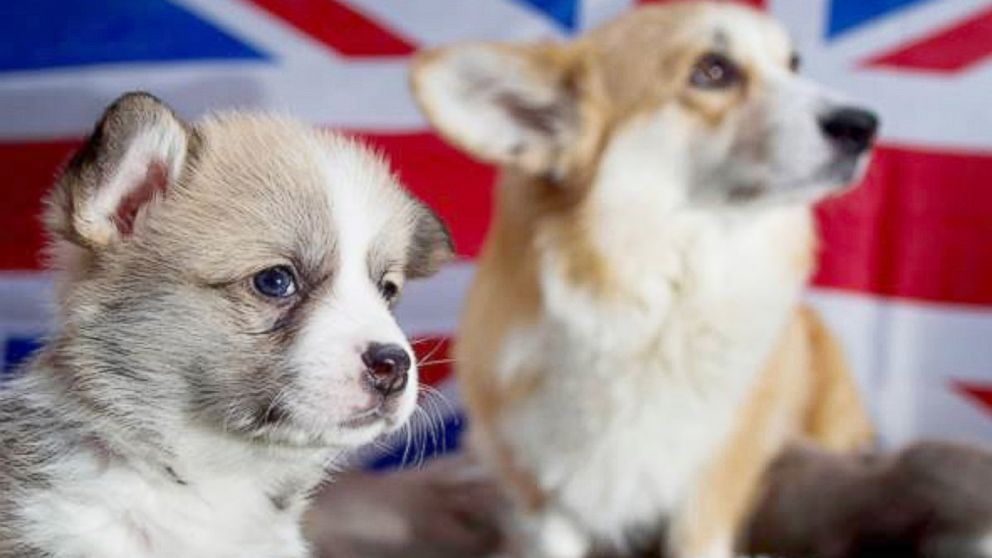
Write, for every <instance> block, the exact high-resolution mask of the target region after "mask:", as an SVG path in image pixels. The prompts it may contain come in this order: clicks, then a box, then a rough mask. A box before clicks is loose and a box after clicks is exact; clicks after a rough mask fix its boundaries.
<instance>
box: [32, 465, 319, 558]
mask: <svg viewBox="0 0 992 558" xmlns="http://www.w3.org/2000/svg"><path fill="white" fill-rule="evenodd" d="M224 449H225V448H222V447H214V449H213V451H211V450H209V449H200V450H196V451H197V452H202V454H203V455H210V456H211V457H212V458H217V457H219V456H221V455H223V453H221V452H224ZM218 450H219V451H218ZM227 459H229V461H227ZM225 461H226V462H227V465H226V466H220V467H218V466H217V464H219V463H224V462H225ZM259 461H260V460H258V459H252V457H251V456H248V455H235V454H234V453H229V454H228V455H226V456H224V458H223V459H221V460H218V461H215V462H214V463H213V464H212V465H211V466H205V465H204V464H203V463H197V462H196V461H186V462H185V466H177V467H176V468H172V467H169V468H168V469H163V470H161V471H149V470H147V469H146V470H139V469H136V468H133V467H131V466H130V465H129V464H128V463H126V462H121V461H115V460H114V458H110V460H109V462H108V458H107V457H106V456H101V455H97V454H94V453H92V452H78V453H76V454H74V455H72V456H70V457H67V458H66V459H64V460H62V461H61V462H58V463H56V464H54V465H53V466H52V467H53V471H52V472H53V473H54V474H53V479H54V480H53V481H52V483H51V484H50V485H49V486H47V487H44V488H39V489H36V490H32V491H30V492H27V493H25V494H24V496H23V498H22V499H20V501H19V502H17V504H18V506H20V508H21V509H20V511H19V515H20V516H21V519H23V520H26V521H25V524H26V525H27V526H28V530H27V532H25V533H24V535H25V537H26V538H27V539H28V541H27V542H29V543H30V544H34V545H37V546H38V547H40V548H45V549H46V550H47V551H49V552H53V553H54V554H53V556H60V557H61V556H66V557H70V556H71V557H79V556H85V557H91V556H92V557H97V556H99V557H101V558H125V557H128V558H133V557H135V556H142V557H147V558H153V557H154V558H159V557H161V558H165V557H178V556H211V557H217V558H225V557H230V558H253V557H257V558H303V557H305V556H308V555H309V554H308V551H307V546H306V543H305V541H304V539H303V537H302V534H301V530H300V518H301V515H302V512H303V509H304V505H305V497H306V495H307V492H308V491H309V490H310V489H311V488H312V487H313V486H315V485H316V483H317V482H318V480H319V475H320V473H321V469H320V467H319V466H316V467H310V468H308V470H307V471H306V473H304V474H302V475H296V474H294V471H293V469H294V467H293V466H292V465H291V464H290V463H283V464H282V465H281V466H280V465H277V464H276V463H275V462H273V463H268V464H264V465H259ZM181 462H182V461H181ZM287 470H288V471H289V472H288V473H287Z"/></svg>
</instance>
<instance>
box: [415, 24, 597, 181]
mask: <svg viewBox="0 0 992 558" xmlns="http://www.w3.org/2000/svg"><path fill="white" fill-rule="evenodd" d="M575 59H576V57H574V56H571V53H570V51H568V50H567V47H565V46H556V45H531V46H510V45H499V44H468V45H461V46H454V47H450V48H444V49H439V50H433V51H426V52H424V53H421V54H419V55H418V56H417V58H416V59H415V60H414V63H413V69H412V74H411V84H412V87H413V91H414V96H415V97H416V99H417V101H418V102H419V104H420V106H421V108H422V109H423V110H424V112H425V113H426V115H427V118H428V119H429V120H430V121H431V123H432V124H433V125H434V126H435V127H436V128H437V129H438V130H439V131H440V132H441V134H442V135H444V136H445V137H446V138H447V139H449V140H450V141H452V142H453V143H455V144H456V145H458V146H459V147H461V148H462V149H464V150H466V151H467V152H469V153H471V154H472V155H474V156H475V157H477V158H479V159H481V160H483V161H487V162H490V163H497V164H501V165H512V166H515V167H517V168H518V169H520V170H522V171H524V172H526V173H529V174H532V175H549V176H560V175H561V174H563V173H564V172H565V171H566V170H567V168H565V167H567V166H568V165H569V164H570V160H569V159H570V158H571V157H573V156H574V151H575V150H576V149H577V148H579V146H577V145H576V143H577V142H578V141H579V139H580V136H581V132H582V130H581V128H582V126H583V122H582V120H583V118H582V110H581V99H580V98H579V97H580V95H581V89H582V87H581V85H580V84H579V83H578V81H579V77H580V72H578V65H577V64H576V63H575Z"/></svg>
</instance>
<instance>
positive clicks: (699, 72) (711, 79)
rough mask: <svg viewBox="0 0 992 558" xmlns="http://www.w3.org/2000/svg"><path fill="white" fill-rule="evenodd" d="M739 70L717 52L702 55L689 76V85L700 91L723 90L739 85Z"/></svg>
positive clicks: (728, 59)
mask: <svg viewBox="0 0 992 558" xmlns="http://www.w3.org/2000/svg"><path fill="white" fill-rule="evenodd" d="M742 78H743V76H742V75H741V70H740V68H738V67H737V65H736V64H734V62H733V61H732V60H731V59H730V58H727V56H726V55H724V54H720V53H719V52H710V53H707V54H704V55H703V56H702V57H701V58H700V59H699V60H697V61H696V65H695V66H693V67H692V73H691V74H689V84H690V85H692V86H693V87H698V88H700V89H723V88H726V87H730V86H732V85H736V84H738V83H740V81H741V79H742Z"/></svg>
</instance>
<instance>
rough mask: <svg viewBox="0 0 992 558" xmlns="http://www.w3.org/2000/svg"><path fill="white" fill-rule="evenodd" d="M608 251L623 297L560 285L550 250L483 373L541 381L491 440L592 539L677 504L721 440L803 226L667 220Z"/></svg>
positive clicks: (782, 310) (776, 306)
mask: <svg viewBox="0 0 992 558" xmlns="http://www.w3.org/2000/svg"><path fill="white" fill-rule="evenodd" d="M606 237H607V238H608V237H609V235H607V236H606ZM617 240H618V241H619V242H620V244H618V245H617V249H616V251H615V252H612V253H611V254H609V256H608V257H609V258H611V261H610V262H609V265H610V266H611V268H612V269H615V270H617V271H618V273H619V275H618V276H619V277H620V278H621V281H622V285H623V288H624V289H625V292H626V296H624V297H620V298H613V299H609V300H607V299H604V298H600V297H597V296H595V295H593V294H592V293H591V292H590V291H588V290H584V289H583V288H581V286H576V285H572V284H569V283H568V282H567V280H566V279H565V278H564V277H563V276H562V275H561V274H559V273H557V270H558V269H559V266H557V265H556V261H555V259H556V257H557V256H556V253H555V251H554V249H553V247H552V248H550V249H549V251H548V252H547V253H546V254H545V260H544V265H543V266H542V272H541V273H542V276H541V281H542V283H543V285H542V292H543V294H544V305H545V307H544V313H543V317H542V320H541V321H540V322H539V323H538V324H537V325H535V326H532V327H529V328H526V329H520V330H517V331H515V332H513V333H512V334H511V335H510V336H508V337H507V338H506V339H505V342H504V344H503V346H502V350H501V356H502V359H501V361H500V366H499V370H498V371H497V373H498V374H499V375H500V376H501V377H503V378H504V379H506V378H511V377H513V376H515V375H518V374H532V373H537V374H540V376H541V377H540V380H539V381H538V382H536V385H537V386H538V387H537V388H536V390H535V392H534V394H533V396H532V397H528V398H525V399H524V400H522V401H520V402H519V403H517V404H516V405H515V406H514V407H513V408H512V409H511V410H509V411H508V412H506V413H505V414H504V415H502V425H501V426H502V428H503V431H502V435H503V437H504V439H506V440H510V442H509V443H510V444H512V445H513V446H514V449H515V450H516V451H515V454H516V458H517V459H519V460H520V465H522V466H523V467H524V468H525V469H527V470H529V471H531V472H533V473H535V474H536V477H537V481H538V483H539V484H540V486H541V488H542V489H543V490H544V491H546V492H549V493H551V494H553V495H554V496H553V497H554V498H555V499H557V500H558V501H559V502H560V503H561V504H562V505H564V507H565V508H567V509H568V510H569V511H570V512H571V513H573V514H575V515H576V516H577V518H578V519H580V520H581V522H582V523H584V524H585V525H586V526H587V527H588V528H589V529H591V530H592V531H593V532H596V533H599V534H600V536H603V537H606V538H617V537H620V536H622V535H623V534H624V532H626V531H628V530H629V529H631V528H636V527H637V526H638V525H639V524H642V523H651V522H653V521H655V520H656V519H657V517H658V516H659V515H662V514H666V513H668V512H670V511H672V510H673V509H674V508H675V507H676V506H678V505H679V504H680V502H681V500H682V499H683V498H684V496H685V491H686V489H687V488H688V487H689V486H690V485H691V484H692V481H693V480H694V479H695V478H696V475H697V474H698V472H699V471H700V469H701V468H702V467H703V466H704V465H705V464H706V462H707V461H708V459H710V457H711V456H712V455H713V454H714V451H715V450H716V449H717V448H718V447H719V445H720V443H721V441H722V440H723V439H724V438H725V437H726V436H727V435H728V433H729V430H730V428H731V427H732V426H733V424H734V419H735V415H736V413H737V411H738V409H739V408H740V407H741V406H742V404H743V400H744V398H745V397H746V396H747V394H748V393H749V389H750V388H751V386H752V385H753V384H754V381H755V379H756V377H757V375H758V374H759V372H760V371H761V369H762V365H763V363H764V361H765V359H766V358H767V356H768V354H769V351H770V348H771V347H772V346H773V344H774V343H775V340H776V337H777V335H778V334H779V333H780V331H781V329H782V327H783V325H784V323H785V320H786V318H787V316H788V315H789V313H790V312H791V311H792V309H793V307H794V305H795V303H796V300H797V298H798V296H799V293H800V290H801V288H802V286H803V284H804V282H805V280H806V278H807V275H808V267H809V266H808V261H809V259H810V254H811V252H812V229H811V224H810V217H809V213H808V210H807V209H806V208H790V209H783V210H778V209H776V210H768V211H767V212H763V213H756V214H753V215H741V216H737V217H736V218H733V219H729V220H725V219H723V218H721V217H716V216H709V215H686V216H680V217H676V218H675V219H673V220H672V221H671V222H669V223H668V224H667V225H665V227H664V230H663V231H661V232H659V234H658V235H646V236H644V237H642V238H641V239H640V241H638V240H637V239H617ZM659 247H661V248H660V249H659ZM552 410H553V411H552Z"/></svg>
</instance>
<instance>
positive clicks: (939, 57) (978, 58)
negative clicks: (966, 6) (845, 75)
mask: <svg viewBox="0 0 992 558" xmlns="http://www.w3.org/2000/svg"><path fill="white" fill-rule="evenodd" d="M990 55H992V7H989V8H988V9H986V10H984V11H982V12H979V13H978V14H976V15H974V16H972V17H969V18H968V19H966V20H964V21H961V22H958V23H956V24H954V25H952V26H950V27H948V28H945V29H942V30H939V31H937V32H935V33H933V34H931V35H927V36H925V37H922V38H920V39H918V40H916V41H914V42H911V43H909V44H907V45H903V46H900V47H898V48H896V49H894V50H891V51H888V52H884V53H882V54H879V55H877V56H874V57H872V58H869V59H868V60H866V61H864V62H863V65H864V66H868V67H875V68H898V69H901V70H918V71H925V72H938V73H954V72H960V71H962V70H965V69H968V68H970V67H972V66H974V65H975V64H978V63H980V62H982V61H983V60H987V59H988V58H989V56H990Z"/></svg>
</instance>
